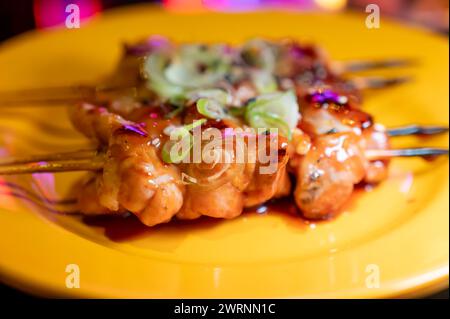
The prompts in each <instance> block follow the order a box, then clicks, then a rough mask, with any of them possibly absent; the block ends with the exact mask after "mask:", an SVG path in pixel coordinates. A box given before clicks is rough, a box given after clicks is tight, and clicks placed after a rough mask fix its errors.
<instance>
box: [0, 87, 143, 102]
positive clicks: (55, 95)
mask: <svg viewBox="0 0 450 319" xmlns="http://www.w3.org/2000/svg"><path fill="white" fill-rule="evenodd" d="M121 92H122V93H127V94H131V95H132V96H135V95H136V88H135V87H107V86H84V85H74V86H67V87H64V86H62V87H48V88H35V89H24V90H18V91H12V92H0V107H5V106H11V105H14V106H29V105H48V106H54V105H55V106H61V105H62V104H64V103H71V102H72V103H73V102H76V101H83V100H91V101H92V100H101V99H107V98H108V97H111V94H116V95H117V94H118V93H121Z"/></svg>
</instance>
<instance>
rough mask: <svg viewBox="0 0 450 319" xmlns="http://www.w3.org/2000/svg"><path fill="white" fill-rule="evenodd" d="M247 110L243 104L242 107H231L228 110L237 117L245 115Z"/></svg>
mask: <svg viewBox="0 0 450 319" xmlns="http://www.w3.org/2000/svg"><path fill="white" fill-rule="evenodd" d="M245 111H246V108H245V107H244V106H242V107H230V108H229V109H228V112H229V113H230V114H231V115H232V116H235V117H241V116H244V115H245Z"/></svg>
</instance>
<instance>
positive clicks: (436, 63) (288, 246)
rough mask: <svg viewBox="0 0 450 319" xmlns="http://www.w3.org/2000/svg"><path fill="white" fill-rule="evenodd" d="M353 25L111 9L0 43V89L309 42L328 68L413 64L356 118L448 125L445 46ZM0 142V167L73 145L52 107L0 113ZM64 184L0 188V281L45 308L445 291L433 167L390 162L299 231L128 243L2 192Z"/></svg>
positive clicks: (372, 96) (188, 230) (44, 192)
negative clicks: (75, 281)
mask: <svg viewBox="0 0 450 319" xmlns="http://www.w3.org/2000/svg"><path fill="white" fill-rule="evenodd" d="M364 21H365V16H364V15H362V14H361V15H358V14H346V15H342V14H336V15H334V14H333V15H332V14H305V15H303V14H293V13H252V14H215V13H214V14H211V13H209V14H201V15H175V14H168V13H166V12H163V11H162V10H159V9H158V8H155V7H149V6H138V7H131V8H126V9H120V10H117V11H113V12H110V13H108V14H105V15H103V16H101V17H98V18H95V19H93V20H91V21H90V22H88V23H85V24H83V25H82V27H81V29H78V30H76V29H73V30H61V29H57V30H48V31H41V32H33V33H29V34H25V35H23V36H20V37H18V38H15V39H12V40H10V41H8V42H6V43H4V44H3V45H2V46H1V47H0V88H1V90H10V89H18V88H27V87H37V86H46V85H61V84H62V85H64V84H70V83H80V82H82V83H83V82H91V83H92V82H95V81H96V80H97V79H99V78H100V77H101V76H103V75H105V74H107V73H108V72H109V71H110V70H111V69H112V68H113V67H114V64H115V63H116V61H117V59H118V57H119V53H120V45H119V44H120V43H122V42H124V41H131V40H136V39H139V38H141V37H143V36H145V35H149V34H162V35H167V36H169V37H171V38H173V39H174V40H178V41H227V42H232V43H240V42H241V41H243V40H245V39H248V38H249V37H251V36H264V37H294V38H298V39H303V40H311V41H315V42H317V43H319V44H321V45H322V46H324V47H325V48H326V49H327V50H328V51H329V53H330V54H331V56H332V57H333V58H334V59H356V58H389V57H410V58H415V59H417V60H418V61H420V64H418V65H416V66H414V67H410V68H404V69H397V70H390V71H388V72H384V73H383V74H388V75H395V74H410V75H413V76H414V79H415V80H414V82H412V83H409V84H405V85H402V86H399V87H396V88H392V89H386V90H384V91H380V92H375V93H369V94H367V96H366V104H365V108H366V109H367V110H368V111H369V112H371V113H373V114H374V115H375V116H376V119H377V121H379V122H381V123H384V124H386V125H387V126H395V125H400V124H405V123H436V124H447V123H448V122H447V121H448V116H449V105H448V97H449V91H448V80H449V74H448V41H447V40H446V39H444V38H442V37H440V36H437V35H434V34H431V33H430V32H427V31H424V30H420V29H417V28H413V27H407V26H402V25H399V24H397V23H393V22H390V21H388V20H386V19H384V18H383V17H382V19H381V28H380V29H367V28H366V27H365V23H364ZM0 133H1V140H0V143H1V145H2V148H1V151H2V153H3V154H5V153H10V154H25V153H27V154H28V153H39V152H41V153H45V152H50V151H60V150H69V149H80V148H83V147H85V145H86V141H85V139H84V138H83V137H81V135H79V134H77V133H74V131H73V130H72V129H71V128H70V124H69V122H68V119H67V116H66V111H65V110H63V109H62V108H58V107H53V108H52V107H47V108H46V107H42V108H21V109H15V110H14V109H7V110H6V109H0ZM395 144H396V145H400V146H406V145H410V146H419V145H434V146H447V145H448V136H441V137H436V138H432V139H422V138H406V139H405V138H400V139H398V140H397V141H396V143H395ZM79 175H80V174H79V173H70V174H56V175H52V174H44V175H39V176H38V175H34V176H31V177H20V178H18V177H12V178H8V179H3V178H1V179H0V252H1V257H0V278H1V280H2V281H4V282H5V283H7V284H10V285H12V286H15V287H18V288H20V289H24V290H26V291H29V292H31V293H35V294H41V295H48V296H75V297H150V298H155V297H157V298H161V297H183V298H187V297H208V298H216V297H237V298H240V297H281V298H284V297H289V298H290V297H398V296H418V295H423V294H426V293H431V292H433V291H435V290H437V289H442V288H444V287H446V286H447V285H448V265H449V263H448V260H449V246H448V245H449V219H448V218H449V214H448V209H449V197H448V191H449V185H448V181H449V178H448V176H449V173H448V161H447V159H446V158H442V159H440V160H438V161H436V162H433V163H427V162H424V161H422V160H420V159H396V160H394V161H393V163H392V166H391V170H390V177H389V179H388V180H387V181H386V182H384V183H382V184H381V185H380V186H379V187H376V188H374V189H373V190H372V191H370V192H365V193H363V194H360V195H358V196H357V198H355V199H354V200H353V201H352V202H351V203H350V204H349V205H348V208H347V209H346V211H345V212H344V213H342V214H341V215H340V216H339V217H338V218H336V219H335V220H332V221H328V222H322V223H318V224H312V225H308V224H305V223H304V222H302V221H300V220H299V219H297V218H295V217H292V216H289V215H288V214H287V213H286V212H279V213H273V214H269V215H267V214H256V213H254V214H251V213H249V214H244V215H243V216H241V217H240V218H237V219H235V220H230V221H208V220H207V221H200V222H192V223H174V224H168V225H164V226H160V227H155V228H149V229H143V228H142V227H139V226H138V225H136V224H133V223H131V225H130V222H129V220H125V219H124V221H123V224H121V221H116V225H111V224H108V223H107V222H105V223H103V222H98V221H97V222H92V221H91V222H89V221H86V220H84V221H83V220H82V218H81V217H79V216H66V215H60V214H57V213H52V212H50V211H49V210H48V209H45V208H42V207H41V206H42V205H41V206H37V205H36V204H33V203H32V202H30V201H29V200H27V199H25V198H29V197H30V196H29V195H27V196H24V198H23V199H21V198H18V197H17V195H23V194H24V191H25V190H24V189H22V188H19V187H17V185H22V186H23V188H25V189H29V190H31V191H32V192H33V193H36V194H40V195H39V196H41V197H42V196H46V197H47V198H65V197H67V194H68V190H69V188H70V185H71V184H72V182H73V181H74V180H75V179H76V178H77V177H78V176H79ZM7 182H8V183H9V184H5V183H7ZM14 185H16V186H14ZM13 194H15V195H16V197H13V196H12V195H13ZM35 201H37V200H35ZM43 205H44V206H45V205H46V206H47V207H52V208H54V206H55V205H53V204H43ZM57 206H58V207H57V209H61V210H63V209H67V206H66V205H57ZM117 224H118V225H117ZM120 230H121V232H120ZM69 264H76V265H78V266H79V269H80V288H78V289H77V288H73V289H69V288H66V276H67V273H66V272H65V271H66V266H67V265H69ZM376 275H379V279H380V283H379V287H378V288H377V285H376V281H374V280H373V279H374V276H376ZM375 279H376V278H375Z"/></svg>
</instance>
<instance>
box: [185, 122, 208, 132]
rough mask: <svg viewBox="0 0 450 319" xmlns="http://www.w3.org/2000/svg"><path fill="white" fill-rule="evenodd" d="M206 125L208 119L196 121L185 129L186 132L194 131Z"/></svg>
mask: <svg viewBox="0 0 450 319" xmlns="http://www.w3.org/2000/svg"><path fill="white" fill-rule="evenodd" d="M204 123H206V119H200V120H195V121H194V122H192V124H187V125H185V126H183V127H184V129H185V130H188V131H190V130H193V129H194V128H196V127H198V126H200V125H203V124H204Z"/></svg>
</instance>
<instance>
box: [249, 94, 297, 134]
mask: <svg viewBox="0 0 450 319" xmlns="http://www.w3.org/2000/svg"><path fill="white" fill-rule="evenodd" d="M255 112H257V113H265V114H271V115H275V116H277V117H278V118H279V119H281V120H283V121H284V122H285V123H286V124H287V126H288V127H289V129H290V130H291V131H292V130H293V129H294V128H295V127H297V124H298V121H299V120H300V112H299V106H298V103H297V97H296V95H295V93H294V92H293V91H286V92H276V93H270V94H263V95H260V96H258V97H256V98H255V99H254V100H252V101H251V102H250V103H249V104H248V105H247V110H246V112H245V118H246V120H247V122H249V123H250V119H251V117H252V116H253V113H255Z"/></svg>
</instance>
